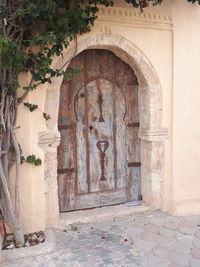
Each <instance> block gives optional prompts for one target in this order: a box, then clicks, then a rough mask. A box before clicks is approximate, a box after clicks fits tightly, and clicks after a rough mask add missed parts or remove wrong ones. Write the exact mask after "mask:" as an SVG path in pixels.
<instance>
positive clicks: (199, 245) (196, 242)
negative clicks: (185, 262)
mask: <svg viewBox="0 0 200 267" xmlns="http://www.w3.org/2000/svg"><path fill="white" fill-rule="evenodd" d="M193 245H194V246H195V247H197V248H200V239H199V238H197V237H194V239H193Z"/></svg>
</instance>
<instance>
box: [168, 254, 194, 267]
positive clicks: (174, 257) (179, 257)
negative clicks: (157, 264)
mask: <svg viewBox="0 0 200 267" xmlns="http://www.w3.org/2000/svg"><path fill="white" fill-rule="evenodd" d="M169 258H170V259H171V261H172V262H174V263H176V264H179V265H181V266H188V265H189V262H190V260H191V259H192V256H191V255H189V254H183V253H179V252H175V251H173V252H171V253H170V254H169Z"/></svg>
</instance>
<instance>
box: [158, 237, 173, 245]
mask: <svg viewBox="0 0 200 267" xmlns="http://www.w3.org/2000/svg"><path fill="white" fill-rule="evenodd" d="M176 242H177V241H176V239H175V238H170V237H167V236H159V238H158V240H157V244H158V245H160V246H162V247H167V248H173V247H174V245H175V243H176Z"/></svg>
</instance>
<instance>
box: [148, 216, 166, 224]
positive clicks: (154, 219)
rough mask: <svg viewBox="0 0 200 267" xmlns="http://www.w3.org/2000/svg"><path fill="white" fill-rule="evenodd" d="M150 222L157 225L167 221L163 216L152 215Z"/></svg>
mask: <svg viewBox="0 0 200 267" xmlns="http://www.w3.org/2000/svg"><path fill="white" fill-rule="evenodd" d="M149 222H150V223H152V224H155V225H159V226H162V225H163V224H164V222H165V219H164V218H161V217H152V218H150V220H149Z"/></svg>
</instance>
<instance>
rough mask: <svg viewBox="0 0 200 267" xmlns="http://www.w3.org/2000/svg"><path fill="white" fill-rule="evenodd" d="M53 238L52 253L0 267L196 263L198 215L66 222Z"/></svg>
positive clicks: (197, 266)
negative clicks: (62, 229) (54, 245)
mask: <svg viewBox="0 0 200 267" xmlns="http://www.w3.org/2000/svg"><path fill="white" fill-rule="evenodd" d="M55 236H56V247H55V250H54V251H53V252H52V253H50V254H47V255H43V256H37V257H31V258H26V259H20V260H17V261H15V262H12V261H9V262H7V263H4V265H3V266H5V267H7V266H20V267H21V266H23V267H25V266H26V267H32V266H33V267H51V266H52V267H54V266H60V267H61V266H62V267H63V266H67V267H68V266H69V267H79V266H80V267H90V266H91V267H93V266H101V267H104V266H116V267H121V266H124V267H125V266H127V267H129V266H131V267H135V266H144V267H156V266H159V267H165V266H168V267H176V266H177V267H178V266H191V267H200V216H187V217H172V216H168V215H166V214H164V213H161V212H155V213H153V214H151V215H144V214H143V215H134V216H131V217H126V218H119V219H114V220H110V221H106V222H105V221H104V222H101V223H93V224H80V225H73V226H68V227H67V228H66V230H65V231H61V230H55Z"/></svg>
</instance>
